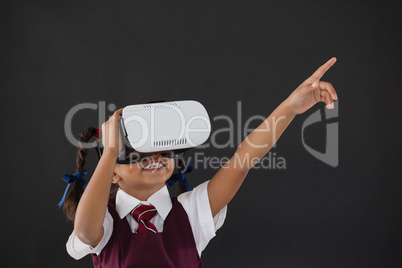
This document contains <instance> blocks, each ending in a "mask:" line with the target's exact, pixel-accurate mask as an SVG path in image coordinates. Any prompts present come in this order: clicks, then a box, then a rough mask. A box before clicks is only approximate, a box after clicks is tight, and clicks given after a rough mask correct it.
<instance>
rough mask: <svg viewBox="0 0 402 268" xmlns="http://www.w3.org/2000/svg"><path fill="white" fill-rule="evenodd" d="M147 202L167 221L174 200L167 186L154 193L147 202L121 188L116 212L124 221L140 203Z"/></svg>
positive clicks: (117, 198)
mask: <svg viewBox="0 0 402 268" xmlns="http://www.w3.org/2000/svg"><path fill="white" fill-rule="evenodd" d="M147 202H148V203H149V204H151V205H153V206H154V207H155V208H156V211H158V213H159V215H160V216H161V217H162V219H163V220H165V219H166V217H167V215H168V214H169V212H170V210H171V209H172V200H171V199H170V195H169V190H168V189H167V186H166V185H165V186H163V187H162V188H161V189H159V190H158V191H156V192H155V193H153V194H152V195H151V196H150V197H149V198H148V200H147V201H146V202H142V201H141V200H139V199H137V198H135V197H134V196H131V195H129V194H127V193H126V192H124V191H123V190H122V189H120V188H119V190H118V191H117V194H116V211H117V213H118V214H119V216H120V219H123V218H124V217H126V216H127V214H129V213H130V212H131V210H133V209H134V208H135V207H136V206H138V205H139V204H140V203H147Z"/></svg>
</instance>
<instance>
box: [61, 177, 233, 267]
mask: <svg viewBox="0 0 402 268" xmlns="http://www.w3.org/2000/svg"><path fill="white" fill-rule="evenodd" d="M208 183H209V181H206V182H204V183H202V184H200V185H199V186H197V187H195V188H194V189H193V190H192V191H189V192H186V193H183V194H181V195H179V196H178V197H177V199H176V198H171V197H170V195H169V191H168V189H167V186H164V187H163V188H161V189H160V190H158V191H157V192H155V193H154V194H153V195H152V196H150V197H149V199H148V200H147V201H140V200H138V199H136V198H135V197H132V196H130V195H128V194H127V193H125V192H124V191H123V190H121V189H119V190H118V192H117V194H116V198H115V199H110V200H109V204H108V209H107V212H106V216H105V220H104V222H103V228H104V235H103V237H102V239H101V241H100V242H99V244H98V245H97V246H96V247H92V246H90V245H86V244H84V243H83V242H82V241H80V240H79V238H78V237H77V236H76V235H75V233H74V231H73V232H72V234H71V235H70V237H69V239H68V242H67V244H66V248H67V252H68V253H69V254H70V256H71V257H73V258H74V259H77V260H78V259H81V258H82V257H84V256H86V255H88V254H92V256H93V260H94V265H95V267H101V266H102V265H105V263H114V264H113V265H112V266H114V265H117V263H116V262H119V264H118V265H119V266H120V265H121V264H122V263H123V265H124V263H132V261H137V263H138V261H141V262H142V263H153V264H152V265H153V267H185V266H188V263H189V262H192V263H193V264H194V265H193V267H201V266H202V262H201V260H200V257H201V253H202V251H203V250H204V249H205V247H206V246H207V244H208V242H209V241H210V240H211V239H212V238H213V237H214V236H215V233H216V231H217V230H218V229H219V228H220V227H221V226H222V224H223V222H224V220H225V218H226V211H227V207H226V206H225V207H224V208H223V209H222V210H221V211H220V212H219V213H218V214H217V215H216V216H215V217H214V218H212V213H211V209H210V205H209V199H208V192H207V186H208ZM140 204H146V205H149V204H151V205H153V206H154V207H155V208H156V211H157V213H156V215H155V216H154V217H153V218H152V219H151V220H150V222H151V223H152V224H154V225H155V227H156V229H157V230H158V233H156V234H136V231H137V229H138V223H137V222H136V221H135V220H134V218H133V217H132V216H131V215H130V212H131V211H132V210H133V209H134V208H135V207H136V206H138V205H140ZM114 228H115V229H114ZM164 229H165V231H164ZM130 234H131V235H130ZM141 245H147V246H144V247H143V249H142V251H140V250H139V249H140V248H141ZM127 248H129V249H130V251H128V252H129V253H130V254H125V250H127ZM150 250H151V251H150ZM141 252H142V253H141ZM144 252H145V253H144ZM149 252H151V253H152V254H151V255H149V256H155V258H150V259H148V260H147V259H146V258H147V257H146V255H147V254H149ZM122 253H123V254H122ZM137 254H138V255H137ZM122 256H123V257H122ZM180 256H182V257H180ZM126 258H128V259H126ZM140 258H142V259H141V260H140ZM123 259H124V260H123ZM159 261H160V264H162V263H163V265H159V264H158V263H159ZM177 263H179V265H178V264H177ZM200 265H201V266H200ZM112 266H111V267H112ZM189 267H190V266H189Z"/></svg>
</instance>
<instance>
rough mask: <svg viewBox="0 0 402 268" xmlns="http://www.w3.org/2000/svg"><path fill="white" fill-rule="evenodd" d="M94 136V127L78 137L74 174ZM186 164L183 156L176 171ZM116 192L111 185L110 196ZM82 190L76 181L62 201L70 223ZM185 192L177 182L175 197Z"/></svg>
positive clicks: (94, 145) (78, 169)
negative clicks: (78, 145) (85, 145)
mask: <svg viewBox="0 0 402 268" xmlns="http://www.w3.org/2000/svg"><path fill="white" fill-rule="evenodd" d="M95 134H96V128H95V127H87V128H86V129H84V131H83V132H82V133H81V134H80V136H79V137H78V141H79V144H80V148H79V149H78V151H77V156H76V161H75V163H76V170H75V172H82V171H84V165H85V158H86V156H87V154H88V152H89V149H88V148H85V147H84V146H83V144H87V143H88V142H89V140H90V139H91V138H92V137H93V136H94V135H95ZM97 142H99V141H98V140H97V141H95V142H94V144H93V147H92V148H94V149H96V147H97ZM186 166H187V165H186V163H185V161H184V154H183V157H182V158H179V159H178V165H177V167H178V169H180V170H184V169H185V168H186ZM117 190H118V186H117V185H115V184H112V186H111V189H110V196H113V195H115V194H116V192H117ZM83 192H84V190H83V187H82V182H81V181H80V180H76V181H75V182H73V184H72V185H71V187H70V190H69V191H68V193H67V196H66V198H65V200H64V203H63V211H64V213H65V214H66V216H67V218H68V219H69V220H71V221H74V219H75V213H76V211H77V206H78V202H79V201H80V199H81V196H82V194H83ZM184 192H187V188H186V186H185V184H184V182H179V186H178V189H177V195H180V194H181V193H184Z"/></svg>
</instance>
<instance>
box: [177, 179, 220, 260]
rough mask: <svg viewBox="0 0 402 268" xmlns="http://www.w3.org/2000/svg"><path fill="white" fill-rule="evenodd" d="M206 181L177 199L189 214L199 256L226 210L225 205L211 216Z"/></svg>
mask: <svg viewBox="0 0 402 268" xmlns="http://www.w3.org/2000/svg"><path fill="white" fill-rule="evenodd" d="M208 183H209V181H206V182H204V183H202V184H200V185H198V186H197V187H195V188H194V189H193V190H192V191H190V192H185V193H183V194H181V195H179V196H178V201H179V202H180V203H181V204H182V205H183V208H184V209H185V210H186V212H187V215H188V216H189V221H190V225H191V228H192V231H193V235H194V240H195V242H196V246H197V251H198V254H199V256H200V257H201V252H202V251H203V250H204V249H205V247H206V246H207V245H208V243H209V241H210V240H211V239H212V238H213V237H214V236H215V233H216V231H217V230H218V229H219V228H220V227H221V226H222V225H223V223H224V221H225V218H226V211H227V206H225V207H224V208H222V209H221V211H219V212H218V213H217V214H216V215H215V217H213V218H212V212H211V206H210V204H209V197H208V191H207V186H208Z"/></svg>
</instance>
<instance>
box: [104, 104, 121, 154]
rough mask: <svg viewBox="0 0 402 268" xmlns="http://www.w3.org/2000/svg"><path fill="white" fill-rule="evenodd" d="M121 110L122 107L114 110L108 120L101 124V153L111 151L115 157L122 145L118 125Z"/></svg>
mask: <svg viewBox="0 0 402 268" xmlns="http://www.w3.org/2000/svg"><path fill="white" fill-rule="evenodd" d="M122 111H123V108H121V109H119V110H116V111H115V112H114V114H113V115H112V116H111V117H110V118H109V120H107V121H106V122H105V123H103V124H102V143H103V146H104V148H103V154H105V153H112V154H113V155H115V156H116V158H117V157H118V156H119V153H120V151H121V149H122V147H123V144H122V140H121V135H120V126H119V121H120V116H121V113H122Z"/></svg>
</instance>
